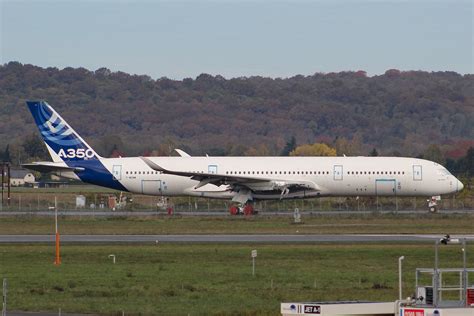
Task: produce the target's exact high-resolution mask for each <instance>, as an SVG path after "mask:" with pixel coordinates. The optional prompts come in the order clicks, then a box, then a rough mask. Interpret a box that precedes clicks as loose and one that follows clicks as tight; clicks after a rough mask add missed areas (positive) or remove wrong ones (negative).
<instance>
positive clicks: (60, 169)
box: [24, 101, 463, 211]
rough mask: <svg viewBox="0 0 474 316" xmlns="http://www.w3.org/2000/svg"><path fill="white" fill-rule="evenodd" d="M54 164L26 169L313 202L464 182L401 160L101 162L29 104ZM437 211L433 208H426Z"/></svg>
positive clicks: (209, 193)
mask: <svg viewBox="0 0 474 316" xmlns="http://www.w3.org/2000/svg"><path fill="white" fill-rule="evenodd" d="M27 105H28V107H29V109H30V111H31V113H32V114H33V117H34V120H35V122H36V124H37V126H38V128H39V130H40V133H41V136H42V137H43V140H44V142H45V144H46V147H47V149H48V151H49V153H50V155H51V157H52V160H53V161H52V162H35V163H31V164H25V165H24V166H25V167H27V168H29V169H32V170H37V171H40V172H52V173H55V174H58V175H60V176H63V177H67V178H73V179H80V180H82V181H84V182H87V183H91V184H95V185H100V186H103V187H107V188H112V189H117V190H120V191H126V192H132V193H138V194H147V195H158V196H183V195H189V196H197V197H207V198H219V199H231V200H232V201H234V202H235V203H238V204H239V205H240V206H243V205H246V204H247V205H251V203H252V201H255V200H269V199H293V198H312V197H319V196H424V197H432V196H439V195H441V194H450V193H455V192H458V191H460V190H462V189H463V184H462V183H461V182H460V181H459V180H458V179H457V178H456V177H454V176H453V175H452V174H450V173H449V171H448V170H446V169H445V168H444V167H443V166H441V165H439V164H437V163H435V162H432V161H428V160H423V159H415V158H401V157H208V156H206V157H191V156H190V155H188V154H186V153H185V152H183V151H182V150H179V149H177V152H178V153H179V154H180V157H124V158H103V157H100V156H99V155H98V154H97V153H96V152H95V151H94V150H93V149H92V148H91V147H90V146H89V145H88V144H87V143H86V142H85V141H84V140H83V139H82V138H81V137H80V136H79V134H77V133H76V132H75V131H74V130H73V129H72V127H71V126H69V124H68V123H67V122H66V121H65V120H64V119H63V118H62V117H61V116H60V115H59V114H58V113H56V111H55V110H54V109H53V108H52V107H51V106H50V105H49V104H47V103H46V102H44V101H28V102H27ZM431 210H432V211H435V209H431Z"/></svg>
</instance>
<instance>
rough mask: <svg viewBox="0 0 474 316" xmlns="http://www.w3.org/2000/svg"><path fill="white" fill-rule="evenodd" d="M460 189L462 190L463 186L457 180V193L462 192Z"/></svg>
mask: <svg viewBox="0 0 474 316" xmlns="http://www.w3.org/2000/svg"><path fill="white" fill-rule="evenodd" d="M462 189H464V184H462V182H461V181H459V180H458V186H457V191H458V192H460V191H462Z"/></svg>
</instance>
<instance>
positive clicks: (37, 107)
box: [26, 101, 100, 162]
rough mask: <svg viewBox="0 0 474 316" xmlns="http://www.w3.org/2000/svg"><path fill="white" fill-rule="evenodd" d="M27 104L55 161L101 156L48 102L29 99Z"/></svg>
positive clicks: (90, 158) (97, 157)
mask: <svg viewBox="0 0 474 316" xmlns="http://www.w3.org/2000/svg"><path fill="white" fill-rule="evenodd" d="M26 104H27V105H28V108H29V109H30V111H31V114H32V115H33V118H34V120H35V122H36V125H37V126H38V129H39V131H40V133H41V137H42V138H43V141H44V142H45V144H46V147H47V148H48V151H49V154H50V155H51V158H52V159H53V161H54V162H61V161H80V160H95V159H99V158H100V156H99V155H98V154H97V153H96V152H95V151H94V150H93V149H92V147H90V146H89V145H88V144H87V143H86V142H85V141H84V140H83V139H82V138H81V136H79V134H77V133H76V131H74V129H73V128H72V127H71V126H69V124H68V123H67V122H66V121H65V120H64V119H63V118H62V117H61V116H60V115H59V114H58V113H57V112H56V111H55V110H54V109H53V108H52V107H51V106H50V105H49V104H48V103H46V102H45V101H27V102H26Z"/></svg>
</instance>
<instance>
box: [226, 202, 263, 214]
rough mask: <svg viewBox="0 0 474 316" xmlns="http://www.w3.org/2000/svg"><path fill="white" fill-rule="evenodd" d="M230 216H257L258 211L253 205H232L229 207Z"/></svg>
mask: <svg viewBox="0 0 474 316" xmlns="http://www.w3.org/2000/svg"><path fill="white" fill-rule="evenodd" d="M229 212H230V215H255V214H257V211H256V210H255V208H254V205H253V203H249V202H247V203H245V204H244V205H235V204H234V205H231V206H230V207H229Z"/></svg>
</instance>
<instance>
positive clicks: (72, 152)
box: [58, 148, 94, 159]
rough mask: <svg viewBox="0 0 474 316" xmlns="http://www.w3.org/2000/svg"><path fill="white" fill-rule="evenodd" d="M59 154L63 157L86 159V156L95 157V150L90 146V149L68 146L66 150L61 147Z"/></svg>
mask: <svg viewBox="0 0 474 316" xmlns="http://www.w3.org/2000/svg"><path fill="white" fill-rule="evenodd" d="M58 155H59V157H61V158H79V159H84V158H93V157H94V151H93V150H92V149H90V148H88V149H85V148H68V149H66V150H64V149H63V148H61V149H60V150H59V152H58Z"/></svg>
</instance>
